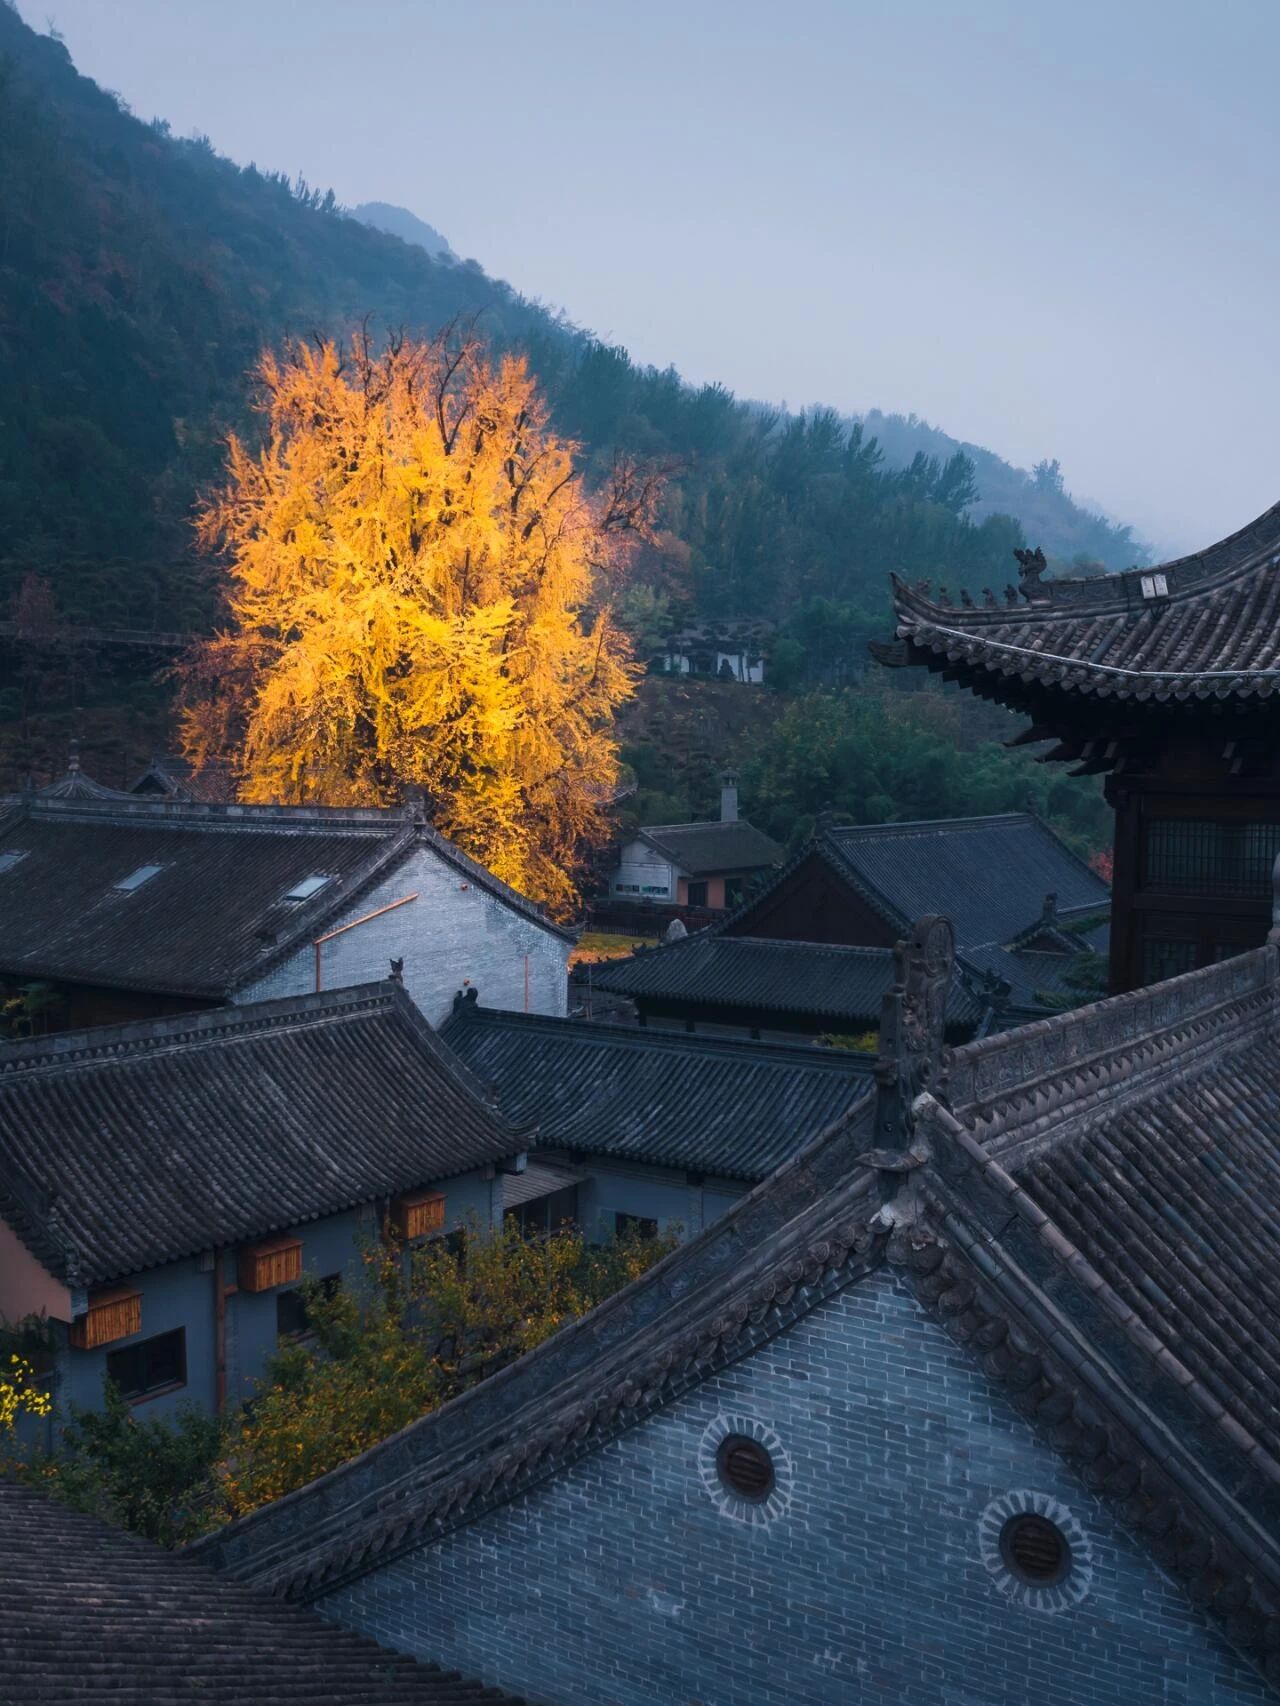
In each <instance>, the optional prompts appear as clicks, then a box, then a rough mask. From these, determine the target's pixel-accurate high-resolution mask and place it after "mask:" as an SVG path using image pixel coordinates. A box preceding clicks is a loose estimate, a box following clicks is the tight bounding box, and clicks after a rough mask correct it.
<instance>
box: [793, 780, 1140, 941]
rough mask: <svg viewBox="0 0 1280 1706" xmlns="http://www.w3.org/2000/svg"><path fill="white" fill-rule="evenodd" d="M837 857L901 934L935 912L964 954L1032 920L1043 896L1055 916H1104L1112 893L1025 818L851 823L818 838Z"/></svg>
mask: <svg viewBox="0 0 1280 1706" xmlns="http://www.w3.org/2000/svg"><path fill="white" fill-rule="evenodd" d="M826 841H827V843H828V845H829V846H830V847H831V849H832V851H833V853H834V855H835V858H836V859H837V860H838V861H839V863H840V864H841V865H842V866H843V867H844V868H845V870H846V871H847V872H848V873H849V874H850V875H851V876H852V877H853V878H854V879H855V881H856V882H857V883H858V884H859V885H860V886H862V887H864V888H865V889H867V890H868V891H869V892H870V893H872V894H873V895H874V896H876V897H877V898H878V899H879V900H880V901H881V902H883V903H884V905H885V906H887V908H888V909H890V911H891V916H892V920H893V922H894V923H896V924H897V925H898V926H900V927H906V926H907V925H908V924H910V922H911V920H913V919H915V918H919V917H922V916H923V915H924V914H925V913H930V912H938V913H942V914H943V915H944V916H946V917H947V918H949V919H950V920H951V922H952V925H953V926H954V928H955V933H956V946H957V947H958V949H959V950H960V952H961V953H962V954H965V953H968V952H969V951H970V950H972V949H974V948H984V947H1000V946H1002V945H1005V944H1007V943H1009V942H1011V941H1012V940H1013V938H1014V937H1015V936H1017V935H1018V934H1019V933H1020V932H1021V931H1023V930H1025V929H1026V928H1027V927H1028V926H1029V925H1031V924H1033V923H1034V922H1035V920H1036V919H1037V918H1038V917H1039V916H1040V913H1041V911H1042V909H1043V906H1044V901H1045V896H1046V895H1049V894H1055V895H1056V896H1057V912H1058V917H1059V918H1060V919H1061V918H1062V916H1063V915H1064V914H1066V915H1067V916H1068V917H1070V916H1071V915H1073V914H1074V915H1076V916H1084V915H1085V914H1087V913H1089V912H1102V913H1105V912H1108V911H1109V910H1110V906H1111V891H1110V889H1109V888H1108V887H1107V885H1106V883H1104V882H1103V880H1102V878H1101V877H1099V876H1098V875H1097V873H1096V872H1094V871H1092V870H1090V868H1089V867H1088V865H1086V864H1085V862H1084V860H1083V859H1079V858H1077V857H1076V855H1075V854H1074V853H1073V852H1072V851H1071V850H1070V848H1068V847H1067V846H1065V845H1064V844H1063V843H1062V842H1061V841H1059V839H1058V837H1057V836H1056V835H1055V834H1054V833H1053V831H1052V830H1051V829H1050V828H1049V827H1048V825H1047V824H1044V823H1041V821H1040V819H1039V818H1037V817H1034V816H1032V814H1031V813H1030V812H1005V813H1001V814H1000V815H999V816H995V817H973V818H940V819H937V820H934V821H928V822H921V823H881V824H858V825H848V826H845V827H842V828H835V829H831V830H828V831H827V832H826Z"/></svg>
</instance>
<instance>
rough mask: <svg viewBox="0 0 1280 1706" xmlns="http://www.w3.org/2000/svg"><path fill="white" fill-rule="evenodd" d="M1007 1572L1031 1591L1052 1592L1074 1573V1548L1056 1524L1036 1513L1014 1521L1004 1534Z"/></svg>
mask: <svg viewBox="0 0 1280 1706" xmlns="http://www.w3.org/2000/svg"><path fill="white" fill-rule="evenodd" d="M1000 1556H1001V1557H1002V1558H1003V1560H1004V1563H1005V1568H1006V1569H1008V1570H1009V1571H1010V1572H1011V1573H1012V1574H1013V1575H1015V1576H1017V1578H1018V1580H1019V1581H1023V1582H1026V1583H1027V1584H1028V1586H1030V1587H1038V1588H1049V1587H1054V1586H1055V1585H1056V1584H1057V1583H1058V1582H1060V1581H1062V1580H1063V1579H1064V1578H1065V1577H1066V1575H1067V1573H1068V1571H1069V1570H1070V1569H1071V1546H1070V1543H1069V1542H1068V1540H1067V1537H1066V1535H1065V1534H1064V1533H1063V1532H1062V1530H1061V1529H1060V1528H1059V1527H1058V1525H1057V1523H1056V1522H1051V1521H1050V1520H1049V1518H1048V1517H1046V1516H1040V1515H1038V1514H1035V1513H1032V1512H1023V1513H1022V1514H1021V1515H1019V1516H1014V1517H1010V1518H1009V1520H1008V1522H1006V1523H1005V1525H1004V1527H1003V1528H1002V1529H1001V1530H1000Z"/></svg>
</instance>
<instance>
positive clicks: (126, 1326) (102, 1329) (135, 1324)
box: [71, 1285, 142, 1351]
mask: <svg viewBox="0 0 1280 1706" xmlns="http://www.w3.org/2000/svg"><path fill="white" fill-rule="evenodd" d="M141 1331H142V1293H141V1292H140V1291H139V1290H138V1289H137V1287H136V1286H130V1285H117V1286H112V1287H110V1288H109V1289H108V1290H105V1291H95V1292H93V1293H91V1294H90V1297H89V1308H88V1310H87V1311H86V1313H85V1314H83V1315H81V1316H80V1317H79V1318H78V1319H77V1320H75V1321H73V1322H72V1323H71V1343H72V1345H73V1347H74V1348H75V1349H76V1350H78V1351H96V1350H97V1349H98V1347H99V1346H100V1345H113V1344H115V1342H116V1341H117V1340H118V1339H128V1338H131V1337H132V1336H133V1335H134V1334H135V1333H140V1332H141Z"/></svg>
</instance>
